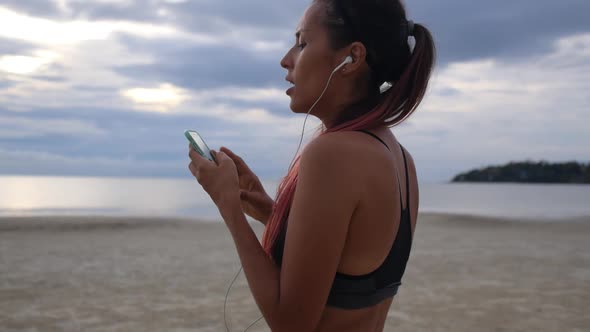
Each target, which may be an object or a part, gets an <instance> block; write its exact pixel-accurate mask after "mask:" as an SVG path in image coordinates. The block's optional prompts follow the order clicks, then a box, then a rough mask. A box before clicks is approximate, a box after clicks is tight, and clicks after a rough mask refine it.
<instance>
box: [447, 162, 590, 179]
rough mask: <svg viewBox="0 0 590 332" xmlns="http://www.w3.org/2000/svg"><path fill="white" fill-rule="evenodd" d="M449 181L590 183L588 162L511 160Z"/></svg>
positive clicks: (457, 176) (475, 170) (589, 165)
mask: <svg viewBox="0 0 590 332" xmlns="http://www.w3.org/2000/svg"><path fill="white" fill-rule="evenodd" d="M451 182H520V183H590V163H587V164H584V163H578V162H575V161H572V162H565V163H549V162H546V161H540V162H532V161H525V162H511V163H509V164H507V165H503V166H488V167H485V168H481V169H474V170H471V171H469V172H466V173H461V174H459V175H456V176H455V177H454V178H453V179H452V180H451Z"/></svg>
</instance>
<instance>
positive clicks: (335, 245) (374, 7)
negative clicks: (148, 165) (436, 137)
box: [189, 0, 434, 332]
mask: <svg viewBox="0 0 590 332" xmlns="http://www.w3.org/2000/svg"><path fill="white" fill-rule="evenodd" d="M412 36H413V37H414V39H415V47H414V50H413V52H412V51H411V50H410V46H409V44H408V40H409V38H411V37H412ZM347 57H351V59H349V60H350V61H344V59H347ZM343 61H344V62H343ZM433 62H434V45H433V41H432V37H431V35H430V33H429V32H428V30H427V29H426V28H425V27H423V26H422V25H419V24H413V23H412V22H411V21H407V19H406V15H405V10H404V8H403V6H402V4H401V3H400V2H399V0H388V1H385V0H356V1H353V0H349V1H344V0H314V1H313V2H312V3H311V5H310V6H309V7H308V8H307V10H306V11H305V13H304V15H303V17H302V18H301V20H300V23H299V26H298V29H297V31H296V44H295V46H293V48H291V49H290V50H289V51H288V53H287V54H286V55H285V57H284V58H283V59H282V61H281V66H282V67H283V68H285V69H286V70H287V77H286V79H287V80H288V81H290V82H291V83H293V84H294V87H293V88H291V89H289V90H288V92H287V93H288V94H289V95H290V97H291V104H290V107H291V109H292V110H293V112H295V113H306V112H308V110H310V108H312V109H313V111H312V112H311V114H313V115H314V116H316V117H317V118H319V119H320V120H321V121H322V124H323V127H322V131H321V133H320V135H318V136H317V137H315V138H314V139H313V140H312V141H311V142H310V143H309V144H308V145H307V146H306V148H305V149H304V151H303V152H302V154H301V155H300V156H298V158H297V159H296V160H295V162H294V163H293V165H292V167H291V168H290V170H289V173H288V174H287V176H286V177H285V178H284V179H283V181H282V182H281V184H280V186H279V190H278V192H277V199H276V202H273V200H272V199H271V198H270V197H269V196H268V195H267V194H266V193H265V191H264V189H263V187H262V185H261V184H260V181H259V180H258V178H257V177H256V175H254V174H253V173H252V171H251V170H250V169H249V168H248V166H247V165H246V164H245V163H244V162H243V160H242V159H241V158H239V157H238V156H236V155H235V154H233V153H232V152H231V151H230V150H229V149H227V148H221V151H220V152H214V155H215V157H216V160H217V164H215V163H213V162H209V161H208V160H205V159H204V158H201V157H200V156H199V155H198V154H197V153H195V152H194V151H192V150H191V152H190V157H191V160H192V161H191V164H190V165H189V168H190V170H191V172H192V174H193V175H194V176H195V177H196V178H197V180H198V181H199V183H200V184H201V185H202V186H203V188H204V189H205V190H206V191H207V192H208V193H209V195H210V196H211V198H212V199H213V201H214V202H215V204H216V205H217V207H218V208H219V211H220V213H221V215H222V217H223V219H224V220H225V222H226V224H227V226H228V228H229V230H230V233H231V234H232V236H233V239H234V242H235V245H236V248H237V251H238V254H239V257H240V260H241V263H242V266H243V269H244V273H245V276H246V279H247V281H248V284H249V286H250V289H251V291H252V294H253V296H254V299H255V300H256V303H257V305H258V307H259V308H260V310H261V312H262V314H263V316H264V318H265V320H266V322H267V324H268V325H269V327H270V328H271V329H272V330H273V331H298V332H299V331H340V332H342V331H382V330H383V328H384V325H385V320H386V317H387V312H388V310H389V308H390V305H391V303H392V300H393V296H394V295H395V294H396V293H397V289H398V287H399V285H400V283H401V277H402V275H403V273H404V270H405V266H406V262H407V260H408V256H409V253H410V247H411V241H412V237H413V230H414V228H415V224H416V217H417V211H418V182H417V179H416V170H415V167H414V162H413V160H412V157H411V155H410V154H409V153H408V152H407V151H405V150H404V149H403V148H402V146H401V145H400V144H399V143H398V142H397V139H396V137H395V136H394V135H393V133H392V132H391V131H390V130H389V127H392V126H394V125H397V124H399V123H400V122H402V121H403V120H404V119H406V118H407V117H408V116H409V115H410V114H411V113H412V112H413V111H414V110H415V109H416V107H417V106H418V104H419V103H420V101H421V100H422V97H423V96H424V92H425V90H426V88H427V84H428V80H429V77H430V73H431V70H432V67H433ZM334 68H336V69H337V70H336V71H334ZM333 71H334V72H333ZM332 74H333V75H332ZM332 76H333V78H332ZM329 79H331V83H330V80H329ZM326 82H328V84H327V83H326ZM384 82H390V83H391V86H389V85H387V84H386V85H383V83H384ZM326 86H327V88H326ZM383 87H385V88H387V87H390V88H389V89H385V88H383ZM324 89H325V91H324ZM322 91H324V92H325V93H324V94H323V95H322V96H323V97H322V96H320V93H321V92H322ZM318 97H320V98H319V99H318ZM314 104H315V105H314ZM312 106H315V107H312ZM244 212H245V213H246V214H248V215H250V216H252V217H253V218H255V219H257V220H259V221H261V222H262V223H264V224H265V225H266V228H265V232H264V236H263V241H262V245H261V244H260V242H259V241H258V240H257V238H256V235H255V233H254V232H253V230H252V229H251V227H250V225H249V224H248V222H247V220H246V218H245V216H244Z"/></svg>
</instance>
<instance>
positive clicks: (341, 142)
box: [301, 131, 366, 171]
mask: <svg viewBox="0 0 590 332" xmlns="http://www.w3.org/2000/svg"><path fill="white" fill-rule="evenodd" d="M360 138H361V135H359V134H358V133H356V132H350V131H348V132H347V131H344V132H334V133H328V134H324V135H322V136H320V137H317V138H316V139H314V140H313V141H311V142H310V143H309V144H308V145H307V146H306V148H305V150H304V151H303V154H302V157H301V160H302V166H303V164H304V163H305V162H306V161H308V164H309V161H311V160H313V162H314V163H319V165H320V166H334V165H338V166H339V167H338V168H339V169H341V170H342V171H351V170H354V169H356V167H357V166H358V164H359V163H360V161H361V160H362V157H363V156H364V154H366V151H365V148H366V146H365V145H363V144H362V141H361V139H360Z"/></svg>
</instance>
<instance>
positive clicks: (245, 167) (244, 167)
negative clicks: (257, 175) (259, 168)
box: [219, 146, 251, 174]
mask: <svg viewBox="0 0 590 332" xmlns="http://www.w3.org/2000/svg"><path fill="white" fill-rule="evenodd" d="M219 150H220V151H221V152H224V153H225V154H226V155H227V156H228V157H230V158H231V159H232V160H233V161H234V163H235V164H236V167H237V168H238V172H239V173H240V174H242V173H244V172H251V171H250V168H249V167H248V165H247V164H246V162H244V160H243V159H242V158H240V156H238V155H237V154H235V153H233V152H232V151H231V150H230V149H228V148H226V147H225V146H222V147H221V149H219Z"/></svg>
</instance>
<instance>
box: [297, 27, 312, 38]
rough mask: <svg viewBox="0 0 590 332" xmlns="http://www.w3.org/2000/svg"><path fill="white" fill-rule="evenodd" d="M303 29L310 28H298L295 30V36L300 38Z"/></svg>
mask: <svg viewBox="0 0 590 332" xmlns="http://www.w3.org/2000/svg"><path fill="white" fill-rule="evenodd" d="M303 31H309V29H301V30H297V32H295V38H299V36H301V33H302V32H303Z"/></svg>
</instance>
